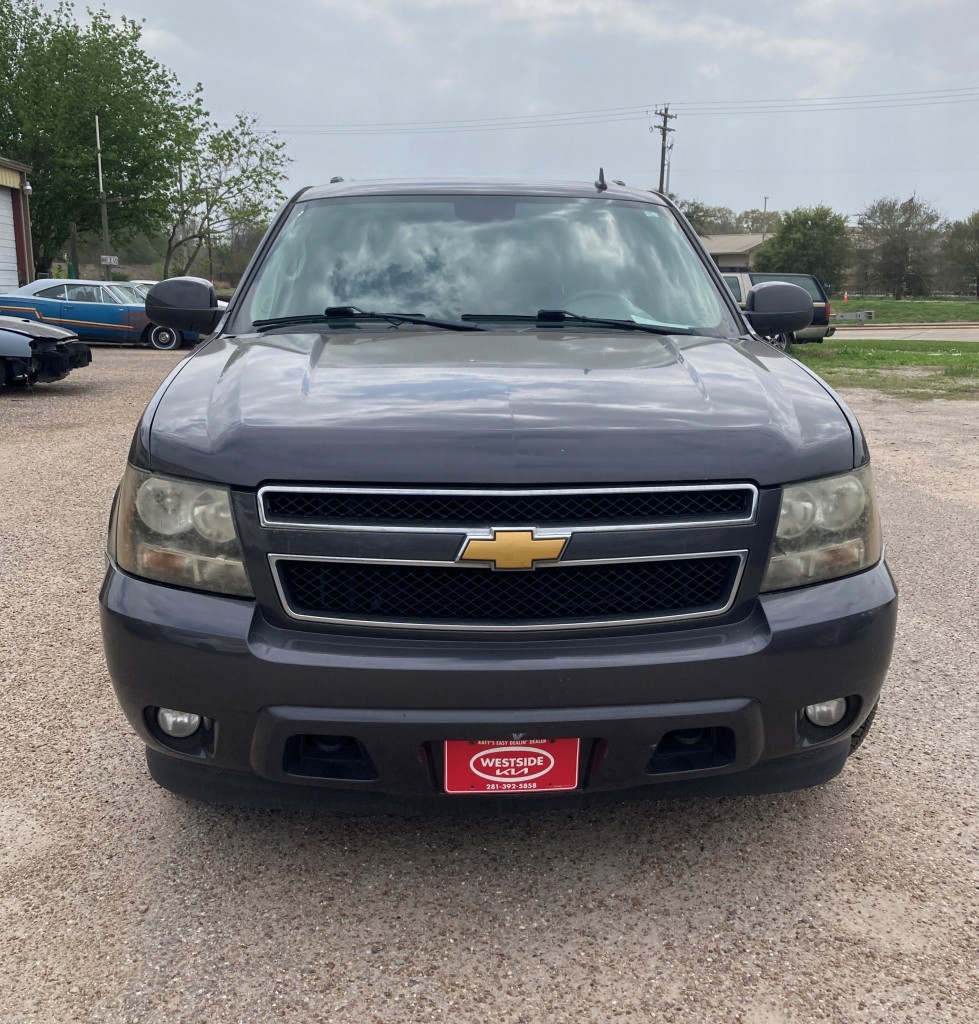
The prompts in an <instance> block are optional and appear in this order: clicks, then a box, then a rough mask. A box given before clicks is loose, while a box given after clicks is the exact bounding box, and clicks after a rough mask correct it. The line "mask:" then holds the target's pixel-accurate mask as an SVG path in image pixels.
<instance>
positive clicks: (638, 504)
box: [263, 487, 752, 527]
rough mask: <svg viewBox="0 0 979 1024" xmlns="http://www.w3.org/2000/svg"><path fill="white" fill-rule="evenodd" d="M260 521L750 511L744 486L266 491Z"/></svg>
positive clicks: (598, 518)
mask: <svg viewBox="0 0 979 1024" xmlns="http://www.w3.org/2000/svg"><path fill="white" fill-rule="evenodd" d="M263 500H264V503H265V515H266V518H268V519H272V520H277V521H282V522H291V523H296V524H297V525H299V524H302V523H311V524H315V523H317V522H323V523H327V522H328V523H378V522H392V523H393V522H397V523H401V524H412V525H419V524H422V525H437V526H443V527H444V526H447V525H470V526H472V525H485V524H493V525H494V526H506V525H525V524H534V525H543V524H548V525H554V524H557V523H560V524H562V525H585V524H588V525H592V524H603V523H629V522H636V523H650V522H657V521H671V520H681V521H682V520H684V519H705V518H710V519H725V518H730V519H736V518H741V517H743V516H745V515H747V514H748V512H749V511H750V509H751V501H752V492H751V491H750V489H748V488H745V487H726V488H720V489H717V490H690V489H686V490H685V489H681V488H678V489H677V490H675V491H673V490H671V491H647V492H644V491H626V492H622V493H607V492H603V493H595V494H588V493H581V492H579V493H571V494H531V493H528V494H525V495H500V494H492V493H479V492H474V493H472V494H462V495H459V494H395V493H392V492H378V493H370V492H363V491H361V492H354V493H349V494H339V493H333V492H329V491H319V492H303V491H276V490H270V491H266V492H265V494H264V495H263Z"/></svg>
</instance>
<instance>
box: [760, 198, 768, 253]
mask: <svg viewBox="0 0 979 1024" xmlns="http://www.w3.org/2000/svg"><path fill="white" fill-rule="evenodd" d="M767 234H768V196H765V205H764V206H763V207H762V211H761V240H762V241H763V242H764V241H765V235H767Z"/></svg>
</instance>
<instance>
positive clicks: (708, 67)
mask: <svg viewBox="0 0 979 1024" xmlns="http://www.w3.org/2000/svg"><path fill="white" fill-rule="evenodd" d="M694 71H696V72H697V74H698V75H700V77H701V78H720V77H721V69H720V66H719V65H717V64H698V65H697V67H695V68H694Z"/></svg>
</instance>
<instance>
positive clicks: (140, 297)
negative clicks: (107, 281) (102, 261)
mask: <svg viewBox="0 0 979 1024" xmlns="http://www.w3.org/2000/svg"><path fill="white" fill-rule="evenodd" d="M105 287H106V288H108V289H109V291H111V292H113V293H115V294H116V295H118V296H119V299H120V301H122V302H127V303H129V304H130V305H133V306H142V305H143V302H144V301H145V298H146V296H145V295H144V294H143V293H142V292H141V291H140V290H139V288H137V287H136V285H134V284H128V283H123V282H122V281H113V282H112V284H111V285H106V286H105Z"/></svg>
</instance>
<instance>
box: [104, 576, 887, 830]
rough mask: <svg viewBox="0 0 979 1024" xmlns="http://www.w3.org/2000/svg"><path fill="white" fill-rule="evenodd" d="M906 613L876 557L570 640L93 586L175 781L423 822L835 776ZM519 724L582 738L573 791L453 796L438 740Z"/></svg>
mask: <svg viewBox="0 0 979 1024" xmlns="http://www.w3.org/2000/svg"><path fill="white" fill-rule="evenodd" d="M896 614H897V592H896V589H895V587H894V583H893V580H892V579H891V576H890V573H889V572H888V570H887V568H886V566H885V565H884V564H883V563H881V564H879V565H878V566H876V567H875V568H874V569H871V570H869V571H867V572H865V573H861V574H860V575H858V576H853V577H850V578H848V579H844V580H837V581H834V582H831V583H825V584H821V585H819V586H814V587H808V588H804V589H800V590H795V591H786V592H783V593H778V594H766V595H763V596H762V597H761V598H759V600H758V601H756V602H755V604H754V607H753V609H752V610H751V612H750V614H749V615H748V616H747V617H745V618H744V619H742V620H741V621H739V622H736V623H733V624H731V623H729V624H725V625H716V626H709V625H708V626H698V627H696V628H690V627H689V626H688V627H687V628H683V629H676V628H673V629H670V628H666V627H661V628H660V629H657V630H647V631H645V632H641V633H635V632H632V633H619V634H616V633H610V632H606V633H604V634H595V633H589V634H588V635H580V636H574V637H564V638H555V637H551V636H547V637H533V638H531V637H520V638H518V639H514V638H510V637H493V638H490V639H487V638H485V637H481V638H473V639H465V638H456V637H453V638H445V637H441V636H436V637H433V636H431V635H429V636H422V635H418V636H413V637H405V636H397V637H392V636H390V635H386V636H381V635H370V636H368V635H358V634H354V633H347V634H339V633H337V634H327V633H324V632H312V631H309V632H307V631H302V630H291V629H281V628H278V627H275V626H273V625H271V624H269V623H268V622H267V621H266V620H265V619H264V618H263V617H262V615H261V613H260V611H259V610H258V609H257V607H256V606H255V604H253V603H252V602H249V601H241V600H235V599H230V598H222V597H217V596H212V595H207V594H201V593H194V592H188V591H183V590H177V589H175V588H171V587H166V586H161V585H158V584H154V583H149V582H146V581H144V580H139V579H134V578H132V577H130V576H127V575H126V574H125V573H123V572H121V571H120V570H119V569H118V568H117V567H115V566H114V565H111V564H110V566H109V569H108V572H107V575H106V579H105V583H104V585H103V588H102V592H101V617H102V631H103V637H104V642H105V650H106V657H107V661H108V665H109V671H110V674H111V676H112V680H113V685H114V687H115V690H116V694H117V696H118V698H119V701H120V703H121V705H122V707H123V709H124V711H125V713H126V715H127V717H128V719H129V721H130V722H131V723H132V725H133V727H134V728H135V729H136V731H137V733H138V734H139V736H140V737H141V739H142V740H143V741H144V742H145V743H146V745H147V748H148V751H149V763H150V769H151V771H152V773H153V775H154V777H155V778H157V780H158V781H160V782H161V783H162V784H163V785H165V786H167V787H168V788H170V789H173V790H176V791H177V792H183V793H186V794H187V795H192V796H197V797H200V798H203V799H210V800H214V801H219V802H230V803H237V804H253V805H256V804H257V805H278V806H293V807H296V806H325V807H333V808H350V809H357V810H371V809H381V810H385V809H397V810H401V811H414V810H421V811H425V812H428V811H432V810H439V809H453V808H457V807H461V808H464V809H468V810H472V809H476V808H478V809H479V810H480V811H483V812H486V811H489V812H491V813H492V812H493V811H500V810H508V809H512V808H513V807H516V806H521V807H529V806H537V807H544V806H553V805H561V806H564V805H567V804H569V803H570V802H573V801H575V800H590V799H593V798H598V797H601V796H616V795H618V796H622V795H630V796H632V795H640V794H643V795H656V796H661V795H662V796H667V795H669V796H673V795H682V794H704V793H710V794H723V793H751V792H762V791H770V790H779V789H791V788H797V787H800V786H806V785H813V784H816V783H819V782H823V781H826V780H827V779H829V778H832V777H833V775H835V774H836V773H837V772H839V771H840V769H841V768H842V767H843V763H844V761H845V760H846V756H847V753H848V751H849V739H848V737H849V735H850V734H851V733H852V732H853V731H854V730H856V729H857V728H858V727H859V726H860V725H861V723H862V722H863V721H864V719H865V718H866V717H867V715H868V714H869V713H870V711H871V709H872V708H873V707H874V705H875V704H876V702H877V699H878V696H879V693H880V689H881V686H882V684H883V680H884V676H885V674H886V671H887V666H888V663H889V661H890V655H891V647H892V643H893V638H894V629H895V622H896ZM835 697H847V698H848V710H847V714H846V716H845V718H844V719H843V721H842V722H841V723H840V725H839V726H837V727H834V728H833V729H829V730H825V731H822V732H820V731H819V730H815V729H814V728H813V727H811V726H809V725H808V724H807V723H806V722H805V720H804V719H802V718H801V715H800V710H801V708H803V707H804V706H806V705H808V704H812V703H815V702H817V701H822V700H828V699H831V698H835ZM161 706H162V707H171V708H177V709H179V710H184V711H193V712H196V713H197V714H200V715H202V716H204V717H205V718H206V719H208V720H210V721H209V724H208V726H207V727H206V728H205V729H203V730H201V732H200V734H199V735H198V736H197V737H196V738H192V739H191V740H190V741H172V740H168V739H167V738H166V737H165V736H164V735H163V734H162V733H161V732H160V731H159V729H158V728H157V727H156V725H155V722H154V713H153V709H155V708H157V707H161ZM678 733H679V734H681V735H684V736H687V737H689V736H690V735H693V734H694V733H696V734H697V735H699V736H701V738H702V739H701V740H700V741H698V743H696V744H694V745H693V746H694V747H695V748H696V749H692V750H691V751H690V752H689V755H688V754H687V752H684V753H685V756H684V757H680V758H679V759H677V758H675V757H664V756H663V752H664V750H666V749H667V748H668V747H669V745H670V743H672V742H673V739H672V738H673V737H674V736H675V735H676V734H678ZM521 735H526V736H538V737H541V736H543V737H579V738H580V739H581V744H580V765H579V779H580V783H579V788H578V789H577V790H574V791H570V792H566V793H561V794H543V793H530V794H520V795H497V794H491V795H483V794H479V795H464V796H449V795H447V794H445V793H443V792H442V767H443V766H442V741H443V740H446V739H470V740H474V739H510V738H511V737H514V738H515V737H517V736H521ZM301 737H306V738H315V737H320V738H326V737H329V738H337V737H345V738H347V739H348V740H351V741H353V742H354V744H355V745H356V747H357V749H359V750H360V751H362V753H363V754H364V756H365V757H366V759H367V763H368V764H369V765H370V766H371V768H372V772H367V773H361V774H360V777H351V776H350V773H349V772H346V773H345V772H342V771H339V770H334V768H332V767H329V765H328V766H327V768H326V769H325V770H326V772H327V774H326V775H324V774H323V771H324V769H323V766H322V763H320V764H318V765H313V766H312V767H311V765H310V762H309V761H304V760H303V758H302V757H300V756H297V755H296V750H297V749H298V747H297V744H300V743H301V742H304V741H301V740H300V738H301ZM354 776H357V773H356V772H355V773H354ZM368 776H369V777H368Z"/></svg>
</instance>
